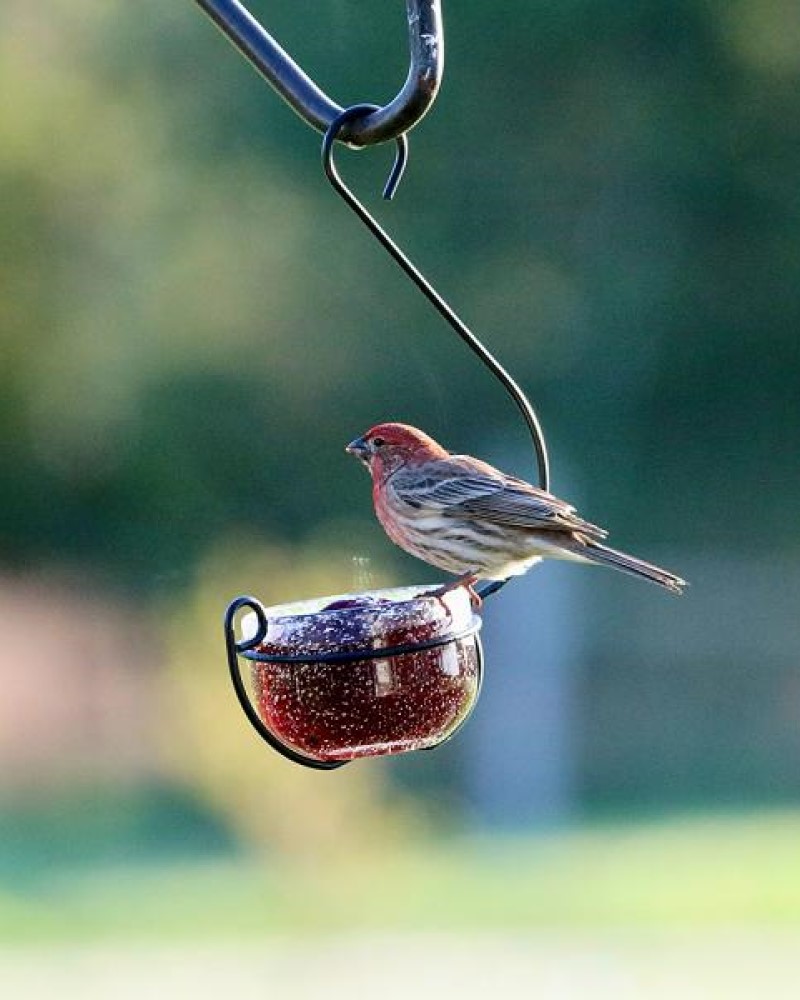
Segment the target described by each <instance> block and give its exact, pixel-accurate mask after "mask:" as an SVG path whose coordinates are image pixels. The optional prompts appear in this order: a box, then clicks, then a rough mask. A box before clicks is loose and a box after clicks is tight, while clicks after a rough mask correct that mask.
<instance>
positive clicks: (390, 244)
mask: <svg viewBox="0 0 800 1000" xmlns="http://www.w3.org/2000/svg"><path fill="white" fill-rule="evenodd" d="M359 115H363V108H362V106H361V105H356V106H355V107H353V108H348V109H347V111H343V112H342V114H341V115H339V116H338V118H336V119H334V121H333V122H332V123H331V126H330V128H329V129H328V131H327V132H326V133H325V136H324V138H323V140H322V165H323V167H324V169H325V175H326V177H327V178H328V180H329V181H330V182H331V184H332V185H333V187H334V189H335V190H336V191H337V193H338V194H339V195H340V196H341V197H342V199H343V200H344V201H345V202H346V203H347V204H348V205H349V206H350V208H351V209H352V210H353V211H354V212H355V214H356V215H357V216H358V217H359V219H361V221H362V222H363V223H364V225H365V226H366V227H367V229H369V231H370V232H371V233H372V235H373V236H374V237H375V238H376V239H377V240H378V242H379V243H380V244H381V245H382V246H383V247H384V249H385V250H386V251H387V252H388V253H389V254H390V256H391V257H392V258H393V259H394V260H395V261H396V262H397V264H398V265H399V266H400V267H401V268H402V270H403V271H404V272H405V273H406V274H407V275H408V277H409V278H410V279H411V280H412V281H413V282H414V284H415V285H416V286H417V288H419V290H420V291H421V292H422V294H423V295H424V296H425V297H426V298H427V299H428V301H429V302H430V303H431V304H432V305H433V307H434V308H435V309H436V310H437V312H439V314H440V315H441V316H443V317H444V318H445V319H446V320H447V322H448V323H449V324H450V326H451V327H452V328H453V329H454V330H455V332H456V333H457V334H458V335H459V337H461V339H462V340H463V341H464V343H465V344H466V345H467V347H469V348H470V350H472V351H474V353H475V354H477V355H478V357H479V358H480V359H481V361H482V362H483V363H484V364H485V365H486V366H487V368H489V369H490V371H491V372H492V373H493V374H494V375H495V377H496V378H497V379H499V381H500V382H501V383H502V385H503V387H504V388H505V390H506V391H507V392H508V393H509V395H510V396H511V398H512V399H513V400H514V402H515V403H516V404H517V406H518V407H519V409H520V411H521V413H522V416H523V417H524V418H525V422H526V423H527V425H528V430H529V431H530V434H531V438H532V440H533V447H534V450H535V452H536V462H537V466H538V473H539V484H540V485H541V488H542V489H543V490H549V489H550V463H549V460H548V457H547V445H546V444H545V440H544V433H543V431H542V428H541V425H540V423H539V418H538V417H537V416H536V413H535V412H534V409H533V407H532V406H531V404H530V401H529V400H528V397H527V396H526V395H525V393H524V392H523V391H522V389H521V388H520V387H519V386H518V385H517V383H516V382H515V381H514V379H513V378H512V377H511V376H510V375H509V373H508V372H507V371H506V370H505V368H504V367H503V366H502V365H501V364H500V362H499V361H498V360H497V358H495V356H494V355H493V354H492V353H491V352H490V351H489V350H488V348H486V347H485V346H484V345H483V343H482V342H481V341H480V340H479V339H478V337H476V335H475V334H474V333H473V332H472V330H470V328H469V327H468V326H467V325H466V323H464V321H463V320H462V319H461V318H460V317H459V316H458V315H457V314H456V313H455V312H454V311H453V309H451V308H450V306H449V305H448V304H447V302H445V300H444V299H443V298H442V296H441V295H439V293H438V292H437V291H436V289H435V288H434V287H433V285H431V283H430V282H429V281H428V279H427V278H426V277H425V276H424V275H423V274H422V272H421V271H420V270H419V269H418V268H417V267H416V266H415V265H414V264H413V263H412V262H411V260H410V259H409V258H408V257H407V256H406V255H405V253H404V252H403V251H402V250H401V249H400V247H399V246H398V245H397V244H396V243H395V242H394V240H393V239H392V238H391V236H389V234H388V233H387V232H386V231H385V230H384V229H383V228H381V226H380V224H379V223H378V222H377V221H376V220H375V219H374V218H373V217H372V216H371V215H370V213H369V212H368V211H367V209H366V208H365V207H364V206H363V205H362V204H361V202H360V201H359V200H358V198H356V196H355V195H354V194H353V192H352V191H351V190H350V188H349V187H347V185H346V184H345V183H344V181H343V180H342V178H341V177H340V175H339V172H338V170H337V169H336V164H335V163H334V162H333V144H334V142H335V141H336V136H337V134H338V132H339V130H340V129H341V128H342V127H343V126H344V125H345V124H346V123H347V121H348V120H349V118H350V117H351V116H352V117H358V116H359ZM393 176H394V171H393V174H392V177H393ZM391 179H392V178H391V177H390V181H391ZM394 186H395V187H396V186H397V185H396V184H395V185H394ZM489 586H490V588H491V592H492V593H493V592H494V591H495V590H497V589H498V588H497V587H495V586H494V585H492V584H490V585H489Z"/></svg>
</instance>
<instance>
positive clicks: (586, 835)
mask: <svg viewBox="0 0 800 1000" xmlns="http://www.w3.org/2000/svg"><path fill="white" fill-rule="evenodd" d="M798 845H800V812H776V813H771V814H764V813H757V814H752V815H747V816H711V817H704V818H697V817H681V818H675V819H671V820H668V821H664V820H661V821H652V822H647V823H639V824H636V825H630V824H625V825H624V826H623V825H619V826H617V825H603V826H594V827H590V828H586V829H582V830H579V831H576V832H573V833H567V834H552V835H546V836H541V837H538V838H533V839H532V838H530V837H526V838H524V839H521V838H520V839H516V838H512V837H506V838H497V837H492V838H491V839H487V840H481V839H470V840H459V841H453V842H450V843H447V842H444V841H441V840H440V841H437V842H436V843H435V844H431V845H427V844H414V845H412V846H409V847H408V848H407V849H397V848H395V847H392V848H389V849H387V850H386V852H384V851H382V845H381V843H380V842H376V843H375V844H373V845H372V848H371V850H369V851H368V852H366V853H359V854H357V855H354V856H351V857H350V858H345V859H344V860H343V859H342V858H341V856H340V857H337V859H336V861H335V862H333V863H331V864H330V865H328V864H326V862H325V859H324V858H320V859H318V860H317V861H315V862H313V863H311V862H308V861H304V862H299V861H294V862H290V863H287V862H285V861H281V862H280V863H278V864H271V863H269V862H268V861H267V862H262V861H260V860H255V859H251V860H242V861H225V862H213V863H192V864H180V865H175V864H172V865H161V866H131V867H127V868H124V867H107V868H105V869H103V868H93V869H92V870H91V871H90V872H83V873H76V872H72V873H69V872H66V871H62V872H61V873H58V874H57V873H51V874H50V875H49V876H48V877H47V878H46V879H43V880H42V881H41V882H40V883H39V885H38V886H37V888H36V889H34V890H32V889H31V888H27V889H26V890H24V891H20V890H18V889H17V890H9V889H8V888H0V941H3V942H4V943H6V944H11V943H14V944H27V943H31V944H33V943H38V942H51V943H60V942H67V941H75V942H83V941H89V940H91V941H92V942H102V941H116V940H125V941H129V940H134V939H135V940H141V941H159V942H164V941H170V940H172V941H180V940H196V939H198V938H200V939H211V938H212V937H213V939H215V940H219V939H225V938H227V937H230V938H231V939H236V940H241V939H243V938H245V939H246V938H248V937H255V936H259V935H263V934H265V933H267V934H268V933H304V934H305V933H314V934H325V933H328V932H340V931H342V930H344V929H347V930H348V931H354V930H359V929H364V930H367V929H369V930H371V931H375V930H379V929H389V930H395V929H396V930H412V929H413V930H431V931H441V930H459V931H465V930H520V929H525V928H537V927H542V928H544V927H556V928H558V927H581V928H584V927H585V928H605V927H626V926H632V925H636V926H639V927H682V928H684V929H685V928H687V927H692V926H694V927H717V926H739V925H748V926H753V925H759V926H763V925H774V926H777V927H782V926H789V925H794V924H796V923H800V848H799V847H798Z"/></svg>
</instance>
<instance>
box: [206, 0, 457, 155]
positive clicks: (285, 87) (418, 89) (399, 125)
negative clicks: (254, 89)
mask: <svg viewBox="0 0 800 1000" xmlns="http://www.w3.org/2000/svg"><path fill="white" fill-rule="evenodd" d="M195 2H196V3H197V4H198V6H199V7H201V8H202V9H203V10H204V11H205V13H206V14H208V16H209V17H210V18H211V20H212V21H213V22H214V23H215V24H216V25H217V27H218V28H219V29H220V30H221V31H222V32H223V34H225V35H226V36H227V38H228V39H229V40H230V41H231V42H233V44H234V45H235V46H236V48H238V50H239V51H240V52H241V53H242V55H243V56H244V57H245V58H246V59H248V60H249V61H250V62H251V63H252V64H253V65H254V66H255V68H256V69H257V70H258V71H259V73H261V75H262V76H263V77H264V78H265V79H266V81H267V82H268V83H269V84H270V85H271V86H272V87H273V88H274V89H275V90H276V91H277V93H278V94H279V95H280V96H281V97H282V98H283V99H284V100H285V101H286V102H287V104H289V105H290V106H291V107H292V108H293V109H294V110H295V111H296V112H297V114H299V115H300V117H301V118H303V119H304V120H305V121H306V122H308V124H309V125H311V126H312V127H313V128H315V129H317V131H318V132H325V131H326V130H327V129H328V128H329V127H330V125H331V123H332V122H333V120H334V119H335V118H336V117H337V116H338V115H340V114H341V112H342V107H341V105H339V104H337V103H336V102H335V101H333V100H331V98H330V97H328V95H327V94H325V93H324V92H323V91H322V90H321V89H320V88H319V87H318V86H317V84H316V83H314V81H313V80H312V79H311V78H310V77H309V76H308V75H307V74H306V73H304V72H303V70H302V69H301V68H300V67H299V66H298V65H297V63H296V62H295V61H294V60H293V59H292V57H291V56H290V55H289V54H288V53H287V52H286V51H284V49H282V48H281V46H280V45H279V44H278V43H277V42H276V41H275V39H274V38H273V37H272V36H271V35H270V34H269V33H268V32H267V31H266V29H265V28H264V27H263V26H262V25H261V24H259V23H258V21H257V20H256V19H255V18H254V17H253V15H252V14H251V13H250V12H249V11H248V10H247V9H246V8H245V7H244V6H243V5H242V4H241V3H239V2H238V0H195ZM406 16H407V21H408V42H409V57H410V62H409V69H408V76H407V77H406V80H405V83H404V84H403V86H402V88H401V89H400V91H399V92H398V94H397V96H396V97H395V98H394V99H393V100H392V101H390V102H389V103H388V104H387V105H385V106H384V107H379V106H377V105H376V106H375V107H374V108H373V109H372V112H371V113H370V114H369V115H366V116H364V117H362V118H359V119H358V120H353V121H351V122H350V123H349V126H348V128H347V129H346V130H345V132H344V134H342V135H341V136H340V138H341V140H342V141H343V142H347V143H349V144H350V145H353V146H368V145H373V144H374V143H377V142H386V141H388V140H389V139H395V138H397V136H399V135H402V134H403V133H405V132H408V130H409V129H411V128H413V127H414V126H415V125H416V124H417V122H418V121H420V119H421V118H422V117H423V116H424V115H425V114H426V113H427V112H428V111H429V110H430V107H431V105H432V104H433V102H434V101H435V100H436V95H437V94H438V92H439V86H440V84H441V82H442V73H443V71H444V34H443V29H442V12H441V2H440V0H406Z"/></svg>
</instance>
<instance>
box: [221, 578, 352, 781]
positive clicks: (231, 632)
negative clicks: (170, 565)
mask: <svg viewBox="0 0 800 1000" xmlns="http://www.w3.org/2000/svg"><path fill="white" fill-rule="evenodd" d="M242 608H247V609H248V610H250V611H253V612H254V613H255V616H256V622H257V628H256V634H255V635H254V636H251V637H250V638H249V639H241V640H239V641H237V639H236V632H235V626H236V615H237V614H238V613H239V611H241V610H242ZM268 627H269V622H268V621H267V616H266V614H265V613H264V608H263V607H262V606H261V604H260V602H259V601H257V600H256V599H255V598H254V597H237V598H236V599H235V600H233V601H231V603H230V604H229V605H228V607H227V610H226V611H225V651H226V652H227V654H228V669H229V671H230V675H231V683H232V684H233V690H234V691H235V692H236V697H237V698H238V700H239V704H240V705H241V707H242V711H243V712H244V714H245V715H246V716H247V720H248V722H249V723H250V725H251V726H252V727H253V729H255V731H256V732H257V733H258V735H259V736H260V737H261V739H262V740H264V742H265V743H268V744H269V745H270V746H271V747H272V749H273V750H277V751H278V753H279V754H281V755H282V756H284V757H286V758H287V759H288V760H290V761H292V762H293V763H294V764H302V765H303V766H304V767H311V768H314V769H315V770H317V771H332V770H333V769H334V768H337V767H342V766H343V765H344V764H347V763H348V761H346V760H334V761H327V760H315V759H314V758H313V757H305V756H303V754H300V753H298V752H297V751H296V750H293V749H292V748H291V747H289V746H287V745H286V744H285V743H281V741H280V740H279V739H278V738H277V737H276V736H275V735H274V734H273V733H272V732H271V731H270V730H269V729H268V728H267V727H266V726H265V725H264V723H263V722H262V721H261V719H260V717H259V715H258V713H257V712H256V710H255V709H254V708H253V705H252V702H251V701H250V698H249V696H248V694H247V689H246V688H245V686H244V681H243V680H242V675H241V673H240V671H239V661H238V659H237V657H238V655H239V654H240V653H242V654H245V655H246V654H247V652H248V651H249V650H252V649H253V648H254V647H256V646H258V645H260V644H261V643H262V642H263V641H264V639H265V638H266V635H267V629H268Z"/></svg>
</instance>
